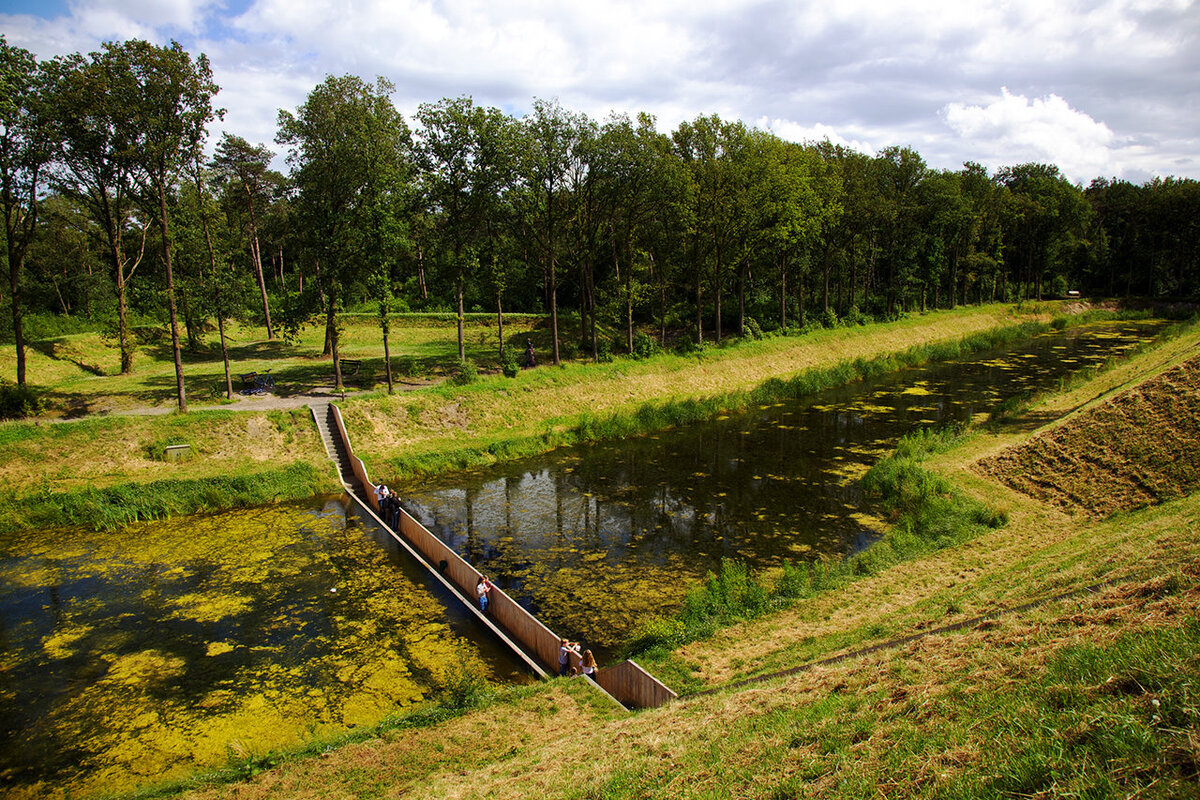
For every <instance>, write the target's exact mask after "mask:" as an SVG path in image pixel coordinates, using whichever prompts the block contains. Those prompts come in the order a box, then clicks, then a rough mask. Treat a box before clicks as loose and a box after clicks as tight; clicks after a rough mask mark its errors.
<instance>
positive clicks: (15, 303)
mask: <svg viewBox="0 0 1200 800" xmlns="http://www.w3.org/2000/svg"><path fill="white" fill-rule="evenodd" d="M7 238H8V285H9V299H10V300H11V301H12V320H13V343H14V344H15V345H16V346H17V385H18V386H24V385H25V335H24V331H23V329H22V327H21V322H22V320H21V288H20V283H19V278H20V273H21V260H22V259H21V257H20V255H19V254H18V253H17V252H16V247H15V243H14V242H13V237H12V235H11V234H10V235H9V236H8V237H7ZM55 288H57V284H55Z"/></svg>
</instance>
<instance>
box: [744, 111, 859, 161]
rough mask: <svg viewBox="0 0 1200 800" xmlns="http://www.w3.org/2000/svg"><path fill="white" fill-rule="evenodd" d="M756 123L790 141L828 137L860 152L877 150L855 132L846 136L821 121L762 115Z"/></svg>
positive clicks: (814, 140) (820, 140)
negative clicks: (798, 120) (808, 122)
mask: <svg viewBox="0 0 1200 800" xmlns="http://www.w3.org/2000/svg"><path fill="white" fill-rule="evenodd" d="M755 125H757V126H758V127H759V128H762V129H763V130H767V131H770V132H771V133H773V134H775V135H776V136H778V137H779V138H780V139H786V140H788V141H789V142H823V141H825V140H826V139H828V140H829V141H830V142H831V143H833V144H836V145H841V146H842V147H847V148H849V149H851V150H857V151H858V152H860V153H874V152H875V148H874V147H872V146H871V143H870V142H868V141H866V140H865V139H860V138H855V135H854V134H850V137H851V138H846V137H845V136H843V135H842V134H841V133H839V132H838V131H837V130H835V129H834V128H833V127H832V126H829V125H825V124H823V123H820V122H818V123H816V124H815V125H802V124H800V123H799V122H793V121H792V120H790V119H769V118H768V117H760V118H759V119H758V121H757V122H755Z"/></svg>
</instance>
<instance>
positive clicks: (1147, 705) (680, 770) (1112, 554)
mask: <svg viewBox="0 0 1200 800" xmlns="http://www.w3.org/2000/svg"><path fill="white" fill-rule="evenodd" d="M1197 346H1200V331H1197V330H1194V329H1193V330H1191V331H1189V332H1187V333H1185V334H1184V335H1183V336H1181V337H1180V338H1177V339H1174V340H1172V341H1170V342H1168V343H1166V344H1165V345H1163V346H1162V347H1161V348H1158V349H1156V350H1154V351H1151V352H1148V353H1144V354H1141V355H1139V356H1137V357H1135V358H1133V359H1131V360H1130V361H1129V362H1128V363H1125V364H1122V365H1119V366H1117V367H1116V368H1114V369H1111V370H1109V371H1106V372H1104V373H1103V374H1100V375H1098V376H1096V377H1094V378H1093V379H1092V380H1089V381H1087V382H1084V383H1082V384H1080V385H1078V386H1073V387H1067V388H1066V390H1065V391H1064V392H1062V393H1057V394H1054V395H1050V396H1047V397H1044V398H1039V399H1037V400H1036V401H1034V402H1033V403H1032V404H1031V405H1030V406H1029V407H1028V408H1027V409H1017V410H1015V411H1014V412H1013V413H1010V415H1009V416H1008V417H1006V418H1005V419H1004V420H1000V421H997V423H996V424H995V425H994V426H990V427H987V428H982V429H979V430H976V431H974V432H972V433H971V434H970V435H968V436H965V437H963V438H961V439H959V440H957V441H956V442H955V443H954V445H953V446H950V447H947V448H946V449H944V450H941V451H940V452H935V453H931V454H929V455H928V456H927V457H926V458H925V460H924V462H923V465H924V467H926V468H928V469H929V470H932V472H933V473H934V474H935V475H937V476H939V477H940V478H942V479H945V480H950V481H952V482H953V483H954V485H955V486H956V487H957V489H958V490H959V491H961V492H963V493H964V494H965V495H966V496H967V497H968V498H969V499H970V501H971V502H974V503H977V504H979V505H981V506H983V507H986V508H992V509H1003V510H1004V511H1005V513H1007V516H1008V520H1009V521H1008V524H1007V525H1006V526H1004V527H1003V528H1000V529H995V530H988V531H986V532H983V533H981V534H980V535H977V536H975V537H973V538H968V539H966V540H965V541H962V542H959V543H957V544H955V545H953V546H949V547H944V548H941V549H938V550H936V551H934V552H931V553H927V554H926V555H924V556H921V557H918V558H915V559H913V560H910V561H908V562H906V563H904V564H903V565H901V566H898V567H892V568H889V569H882V570H880V571H878V572H875V573H873V574H867V575H862V576H860V577H859V578H858V579H857V580H855V581H854V582H853V583H851V584H850V585H848V586H842V587H838V588H833V589H826V590H821V591H818V592H816V593H815V594H813V596H811V597H807V598H804V599H801V600H798V601H796V602H794V603H792V604H791V605H790V606H788V607H786V608H782V609H779V610H777V611H775V612H774V613H771V614H769V615H767V616H763V617H760V618H758V619H754V620H747V621H744V622H741V623H737V624H734V625H731V626H729V627H727V628H724V629H722V630H720V631H718V632H716V633H715V635H713V636H711V637H709V638H707V639H704V640H702V641H697V642H693V643H691V644H688V645H686V646H684V647H681V648H679V649H678V650H677V651H675V652H674V653H673V654H672V655H671V656H670V658H671V659H672V660H675V661H678V662H680V663H682V664H684V665H685V666H686V668H687V670H688V672H689V673H690V675H691V677H690V679H689V684H690V686H691V688H692V689H693V690H699V689H701V688H703V689H711V690H713V691H712V692H710V693H704V694H700V693H699V692H698V691H696V692H694V694H693V695H692V696H690V697H685V699H683V700H682V701H680V702H677V703H674V704H671V705H669V706H666V707H664V708H661V709H657V710H653V711H647V712H642V713H639V714H634V715H629V716H613V715H612V714H611V713H609V712H605V711H600V710H598V709H596V708H595V707H593V706H590V705H589V704H588V703H586V702H584V701H582V700H581V699H580V696H579V695H578V694H577V693H575V692H574V691H573V689H574V688H575V687H574V686H572V685H571V684H570V683H569V682H566V681H556V682H554V683H552V684H549V685H545V686H542V687H535V689H533V690H525V691H523V692H520V693H514V694H513V695H511V696H509V697H508V698H506V699H502V700H500V701H498V702H496V703H494V704H492V705H491V706H489V707H487V708H484V709H482V710H479V711H476V712H472V713H467V714H464V715H462V716H458V717H456V718H455V719H452V720H449V721H445V722H442V723H440V724H435V725H431V726H427V727H417V728H408V729H405V730H403V731H398V730H395V729H393V728H390V727H389V728H384V729H380V730H378V731H376V732H374V733H375V735H373V736H371V738H369V739H367V740H366V741H362V742H359V743H357V744H354V745H351V746H347V747H343V748H341V749H338V750H335V751H331V752H329V753H326V754H325V755H323V756H322V757H320V758H313V759H303V760H297V761H293V762H288V763H285V764H283V765H282V766H280V767H278V768H276V769H272V770H270V771H267V772H265V773H264V774H262V775H260V776H259V777H258V778H257V779H255V780H253V781H252V782H249V783H245V784H238V785H235V786H212V787H207V788H202V789H198V790H196V791H193V792H191V793H189V794H188V795H187V796H188V797H189V798H197V799H198V798H205V799H206V800H207V799H208V798H218V797H237V798H242V799H243V800H252V799H254V798H275V797H279V798H282V797H288V798H307V797H314V798H315V797H325V796H346V797H357V798H368V797H385V796H389V797H390V796H404V797H414V798H420V797H431V798H432V797H439V798H450V797H478V796H488V797H498V798H499V797H512V798H519V797H530V796H540V797H545V798H596V797H603V798H626V797H639V798H640V797H671V798H677V797H752V798H793V797H806V796H821V797H847V798H859V797H865V796H875V795H879V794H882V795H884V796H889V797H899V796H937V797H1012V796H1093V797H1100V796H1132V795H1135V794H1136V795H1137V796H1139V797H1181V796H1197V794H1198V793H1200V792H1198V789H1197V787H1198V786H1200V783H1198V779H1200V775H1198V774H1197V772H1198V768H1200V712H1198V711H1197V708H1198V706H1200V702H1198V701H1200V659H1198V657H1197V655H1196V654H1197V653H1198V652H1200V590H1198V588H1197V587H1198V584H1200V536H1197V532H1198V531H1200V492H1197V491H1196V488H1197V487H1196V485H1194V484H1192V485H1180V486H1178V487H1176V489H1177V491H1176V494H1179V495H1180V496H1179V497H1177V498H1176V499H1174V500H1168V501H1166V502H1162V503H1159V504H1155V505H1150V506H1147V507H1144V508H1140V509H1135V510H1129V511H1123V512H1118V513H1116V514H1111V515H1101V514H1097V513H1096V512H1095V511H1093V512H1090V513H1089V512H1085V511H1082V510H1079V509H1075V508H1070V507H1064V506H1063V505H1061V504H1060V503H1057V502H1054V501H1048V500H1046V499H1043V498H1038V497H1034V496H1030V495H1027V494H1023V493H1020V492H1017V491H1015V490H1014V489H1012V488H1010V487H1009V486H1008V485H1006V484H1005V483H1003V482H1000V481H997V480H995V479H994V478H992V477H990V476H989V475H988V474H986V473H987V471H986V470H984V469H982V468H980V467H979V466H978V465H979V462H980V461H981V460H983V459H986V458H988V457H994V456H995V455H996V454H998V453H1000V452H1005V451H1010V450H1011V448H1013V447H1015V446H1018V445H1022V444H1023V443H1026V442H1029V441H1031V440H1032V439H1034V438H1035V437H1037V436H1039V435H1052V434H1053V431H1046V432H1043V429H1042V427H1041V425H1042V424H1043V423H1045V422H1046V421H1048V420H1054V419H1057V418H1058V417H1059V416H1060V415H1062V414H1064V413H1067V412H1075V413H1074V414H1073V415H1072V416H1071V417H1070V421H1068V422H1066V423H1064V424H1063V425H1057V426H1056V425H1053V424H1051V426H1050V427H1051V428H1058V427H1064V426H1065V425H1071V424H1074V425H1077V426H1085V425H1086V422H1085V421H1084V415H1085V414H1086V413H1087V412H1088V411H1089V410H1090V409H1094V408H1103V404H1104V403H1105V402H1106V401H1109V400H1111V399H1112V398H1113V397H1114V395H1117V394H1118V393H1119V392H1121V391H1122V390H1125V389H1128V388H1130V387H1132V386H1135V385H1138V384H1143V383H1144V382H1146V381H1149V380H1150V379H1152V378H1154V377H1155V376H1156V375H1158V374H1160V373H1163V372H1165V371H1167V370H1168V369H1169V368H1171V367H1172V366H1175V365H1178V364H1181V363H1184V362H1185V361H1187V360H1188V359H1194V356H1195V352H1196V348H1197ZM1190 369H1191V370H1192V371H1193V372H1195V370H1196V369H1197V365H1196V363H1195V362H1194V361H1193V362H1192V364H1191V367H1190ZM1161 391H1162V390H1159V392H1160V394H1161ZM1166 391H1168V392H1169V391H1170V390H1169V389H1168V390H1166ZM1190 400H1191V405H1190V406H1188V410H1189V411H1190V413H1191V415H1192V416H1193V417H1194V416H1195V415H1196V414H1200V402H1198V401H1197V398H1195V397H1194V396H1193V397H1191V398H1190ZM1098 413H1099V412H1098ZM1093 429H1094V430H1097V431H1101V430H1104V431H1106V432H1100V433H1098V434H1097V435H1100V436H1104V437H1111V436H1113V434H1114V429H1113V428H1111V427H1109V428H1107V429H1102V428H1101V426H1099V425H1097V426H1093ZM1116 434H1117V435H1118V436H1120V437H1121V438H1129V439H1138V440H1140V441H1143V442H1144V443H1145V444H1146V446H1147V449H1146V450H1144V451H1143V452H1147V453H1152V452H1154V448H1153V445H1154V444H1155V442H1156V441H1157V442H1159V443H1160V444H1161V443H1162V440H1161V437H1160V436H1156V434H1155V433H1154V432H1147V431H1145V430H1144V429H1143V428H1142V427H1141V426H1140V425H1139V421H1138V420H1137V419H1135V418H1132V417H1130V418H1127V422H1126V426H1125V427H1124V428H1122V429H1121V430H1119V431H1117V432H1116ZM1077 441H1083V440H1077ZM1081 446H1087V445H1081ZM1197 446H1200V443H1197V442H1193V443H1192V447H1193V450H1194V449H1195V448H1196V447H1197ZM1150 460H1154V459H1150ZM1137 466H1138V465H1137V464H1130V465H1129V467H1130V468H1131V469H1133V470H1136V468H1137ZM1177 474H1178V473H1177ZM1176 480H1184V481H1186V480H1188V479H1186V478H1176ZM1191 480H1195V476H1193V478H1192V479H1191ZM1159 488H1160V490H1165V489H1166V488H1167V487H1162V486H1160V487H1159ZM936 494H937V493H935V495H936ZM1169 494H1170V492H1169V491H1163V495H1164V496H1166V495H1169ZM1105 582H1108V583H1107V584H1106V585H1104V586H1101V587H1100V588H1098V589H1096V590H1094V591H1085V592H1079V590H1080V589H1082V588H1084V587H1088V586H1093V585H1096V584H1101V583H1105ZM1064 593H1070V594H1068V595H1067V596H1065V597H1064V596H1062V595H1063V594H1064ZM1030 601H1044V602H1042V603H1040V604H1038V605H1035V606H1033V607H1029V608H1021V607H1022V606H1023V605H1024V604H1026V603H1028V602H1030ZM1006 611H1007V613H1005V612H1006ZM989 613H998V614H999V616H997V617H995V618H994V619H987V620H984V621H981V622H975V623H971V624H969V625H968V626H967V627H965V628H963V629H960V630H957V631H953V632H943V633H938V632H936V631H937V629H938V628H939V626H943V625H946V624H947V623H954V622H964V621H968V622H969V621H971V620H973V619H977V618H979V617H981V616H983V615H986V614H989ZM921 631H929V632H931V634H930V635H929V636H927V637H925V638H921V639H919V640H916V641H912V642H910V643H907V644H905V645H903V646H901V647H899V648H887V647H885V648H884V649H880V650H877V651H874V652H871V653H869V654H866V655H862V656H859V657H852V658H850V659H848V660H846V661H843V662H840V663H836V664H830V665H825V666H817V667H814V668H812V669H808V670H803V671H800V672H796V673H794V674H790V675H785V676H780V677H764V676H770V675H771V674H772V673H775V672H779V671H783V670H787V669H790V668H796V667H803V666H804V665H806V664H810V663H811V662H813V661H816V660H819V659H822V658H826V657H829V656H833V655H838V654H843V653H847V652H852V651H855V650H858V649H860V648H864V647H867V646H870V645H874V644H878V643H886V642H888V641H889V640H892V639H894V638H896V637H899V636H903V635H905V634H911V633H915V632H921ZM756 676H757V677H762V678H763V679H762V680H760V681H758V682H754V683H750V684H748V685H741V686H736V687H735V686H734V684H735V683H736V682H738V681H742V680H746V679H753V678H755V677H756Z"/></svg>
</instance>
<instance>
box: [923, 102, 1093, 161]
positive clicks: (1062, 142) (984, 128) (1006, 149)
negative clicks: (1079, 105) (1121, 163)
mask: <svg viewBox="0 0 1200 800" xmlns="http://www.w3.org/2000/svg"><path fill="white" fill-rule="evenodd" d="M944 117H945V120H946V124H947V125H949V126H950V127H951V128H953V129H954V130H955V131H956V132H957V133H958V135H959V136H960V137H962V138H963V139H964V140H965V141H964V144H965V145H966V148H967V149H974V150H976V151H978V152H986V153H990V154H992V155H991V157H990V158H989V159H988V160H989V161H990V162H991V163H990V164H989V166H999V165H1000V164H1002V163H1009V164H1011V163H1017V162H1029V161H1046V162H1050V163H1054V164H1057V165H1058V166H1059V167H1060V168H1061V169H1062V171H1063V173H1064V174H1066V175H1067V176H1069V177H1071V178H1074V179H1076V180H1086V179H1088V178H1091V177H1094V176H1097V175H1102V174H1111V172H1112V170H1111V166H1112V164H1113V162H1114V157H1113V152H1112V149H1111V148H1112V147H1113V145H1114V142H1115V140H1116V137H1115V136H1114V135H1113V132H1112V131H1111V130H1110V129H1109V127H1108V126H1107V125H1105V124H1104V123H1103V122H1097V121H1096V120H1094V119H1092V118H1091V117H1090V116H1088V115H1087V114H1086V113H1084V112H1082V111H1078V110H1076V109H1074V108H1071V106H1070V105H1068V103H1067V101H1066V100H1064V99H1063V98H1061V97H1059V96H1058V95H1055V94H1051V95H1049V96H1047V97H1044V98H1036V99H1034V100H1029V99H1028V98H1026V97H1023V96H1021V95H1016V94H1013V93H1011V92H1009V91H1008V89H1007V88H1004V89H1001V91H1000V96H999V97H998V98H996V99H994V100H992V102H990V103H988V104H987V105H966V104H964V103H950V104H949V105H948V106H946V108H945V111H944Z"/></svg>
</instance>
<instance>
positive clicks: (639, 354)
mask: <svg viewBox="0 0 1200 800" xmlns="http://www.w3.org/2000/svg"><path fill="white" fill-rule="evenodd" d="M660 349H661V348H659V346H658V341H657V340H656V339H655V338H654V337H653V336H650V335H648V334H645V333H642V332H641V331H638V332H637V333H635V334H634V335H633V350H632V351H631V355H632V356H633V357H634V358H637V359H646V358H652V357H654V356H655V355H657V354H658V351H659V350H660Z"/></svg>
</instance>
